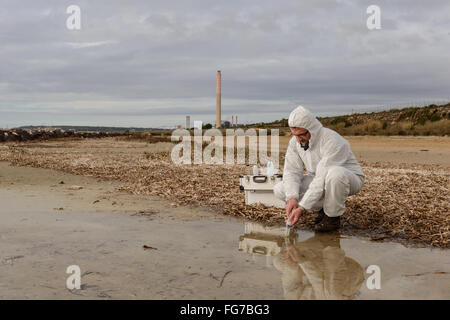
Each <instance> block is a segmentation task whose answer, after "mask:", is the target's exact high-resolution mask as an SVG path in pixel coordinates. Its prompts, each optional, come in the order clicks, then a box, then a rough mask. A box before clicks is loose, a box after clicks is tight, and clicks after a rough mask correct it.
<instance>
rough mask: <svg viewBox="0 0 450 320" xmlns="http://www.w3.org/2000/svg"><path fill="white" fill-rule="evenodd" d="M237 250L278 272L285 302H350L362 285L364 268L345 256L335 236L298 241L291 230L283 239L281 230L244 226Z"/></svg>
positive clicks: (318, 235)
mask: <svg viewBox="0 0 450 320" xmlns="http://www.w3.org/2000/svg"><path fill="white" fill-rule="evenodd" d="M239 250H240V251H243V252H245V253H247V254H251V255H263V256H265V257H266V264H267V266H273V267H274V268H275V269H276V270H278V272H280V275H281V283H282V286H283V292H284V297H285V298H286V299H300V300H307V299H353V298H354V297H355V296H356V295H357V292H358V290H359V289H360V287H361V285H362V283H363V282H364V271H363V268H362V267H361V265H360V264H359V263H358V262H356V261H355V260H353V259H352V258H350V257H346V256H345V252H344V250H342V249H341V246H340V236H339V234H337V233H333V234H320V233H316V234H314V236H312V237H310V238H308V239H306V240H300V239H299V237H298V234H297V233H296V232H295V231H294V230H293V231H292V232H291V234H290V236H289V237H285V230H284V228H267V227H263V226H261V225H259V224H256V223H252V222H246V223H245V234H244V235H241V236H240V237H239Z"/></svg>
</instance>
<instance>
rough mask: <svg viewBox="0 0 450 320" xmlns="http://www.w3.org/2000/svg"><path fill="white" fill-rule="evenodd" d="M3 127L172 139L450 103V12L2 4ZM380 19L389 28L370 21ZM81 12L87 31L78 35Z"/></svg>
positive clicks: (0, 0) (353, 5)
mask: <svg viewBox="0 0 450 320" xmlns="http://www.w3.org/2000/svg"><path fill="white" fill-rule="evenodd" d="M0 4H1V5H0V63H1V69H0V113H1V117H0V127H13V126H20V125H30V124H33V125H41V124H46V125H57V124H66V125H110V126H138V127H162V126H168V127H170V126H175V125H177V124H183V123H184V118H185V116H186V115H190V116H191V119H192V120H203V121H204V122H214V119H215V102H216V100H215V98H216V97H215V88H216V86H215V85H216V84H215V81H216V71H217V70H221V71H222V115H223V117H222V118H223V119H224V120H227V119H230V120H231V115H238V116H239V122H240V123H247V122H256V121H269V120H275V119H280V118H283V117H284V118H286V117H288V115H289V112H290V111H291V110H292V109H293V108H294V107H295V106H296V105H298V104H302V105H304V106H305V107H307V108H309V109H311V110H312V111H313V112H314V113H315V114H317V115H332V114H344V113H347V112H352V110H354V111H366V110H371V111H372V110H376V109H377V108H381V107H386V106H396V107H399V106H400V107H401V106H406V105H408V104H411V103H422V102H426V103H428V102H433V101H436V102H439V101H441V102H444V101H445V100H448V99H449V97H450V1H449V0H430V1H424V0H397V1H395V0H390V1H381V0H370V1H365V0H354V1H351V0H309V1H306V0H301V1H300V0H295V1H294V0H290V1H284V0H276V1H275V0H271V1H267V0H240V1H235V0H227V1H213V0H197V1H193V0H190V1H186V0H176V1H175V0H164V1H159V0H158V1H156V0H128V1H119V0H89V1H81V0H71V1H65V0H28V1H25V0H0ZM371 4H375V5H378V6H379V7H380V8H381V30H368V28H367V26H366V20H367V18H368V17H369V14H367V13H366V9H367V7H368V6H369V5H371ZM69 5H78V6H79V7H80V8H81V30H69V29H67V27H66V20H67V18H68V17H69V14H67V13H66V9H67V7H68V6H69Z"/></svg>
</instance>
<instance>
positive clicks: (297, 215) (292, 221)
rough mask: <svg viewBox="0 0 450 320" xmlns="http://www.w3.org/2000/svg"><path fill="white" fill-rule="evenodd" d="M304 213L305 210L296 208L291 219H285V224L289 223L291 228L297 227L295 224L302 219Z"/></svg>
mask: <svg viewBox="0 0 450 320" xmlns="http://www.w3.org/2000/svg"><path fill="white" fill-rule="evenodd" d="M302 213H303V209H302V208H296V209H294V210H292V213H291V215H290V216H289V217H286V218H285V219H284V221H285V222H287V223H289V225H290V226H291V227H293V226H295V224H296V223H297V222H298V220H299V219H300V216H301V215H302Z"/></svg>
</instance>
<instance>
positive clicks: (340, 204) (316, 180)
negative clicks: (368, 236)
mask: <svg viewBox="0 0 450 320" xmlns="http://www.w3.org/2000/svg"><path fill="white" fill-rule="evenodd" d="M289 127H290V130H291V133H292V136H293V137H292V139H291V140H290V141H289V146H288V149H287V151H286V158H285V163H284V172H283V181H282V182H280V183H278V184H277V185H276V186H275V188H274V194H275V196H276V197H277V198H279V199H281V200H283V201H285V202H286V218H285V220H286V222H287V223H289V224H290V226H294V225H295V224H296V223H297V222H298V220H299V218H300V216H301V215H302V214H305V212H306V210H313V211H319V213H318V215H317V216H316V217H315V219H314V223H315V231H319V232H327V231H333V230H337V229H338V228H339V225H340V216H341V215H342V214H343V213H344V212H345V199H346V198H347V197H348V196H350V195H354V194H356V193H358V192H359V191H360V190H361V188H362V186H363V184H364V173H363V171H362V169H361V166H360V165H359V163H358V161H357V160H356V158H355V155H354V154H353V152H352V151H351V150H350V144H349V143H348V141H347V140H345V139H344V138H343V137H341V136H340V135H339V134H338V133H337V132H335V131H333V130H330V129H327V128H324V127H323V126H322V124H321V123H320V122H319V121H318V120H317V119H316V117H314V116H313V115H312V114H311V112H309V111H308V110H307V109H305V108H304V107H302V106H299V107H297V108H296V109H295V110H294V111H292V112H291V114H290V115H289ZM304 169H306V173H305V172H304Z"/></svg>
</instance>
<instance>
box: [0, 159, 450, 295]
mask: <svg viewBox="0 0 450 320" xmlns="http://www.w3.org/2000/svg"><path fill="white" fill-rule="evenodd" d="M24 170H25V171H24ZM0 172H1V173H0V175H1V177H0V181H1V184H0V187H1V189H0V203H2V208H1V209H0V219H1V221H2V223H1V225H0V239H1V242H0V299H310V298H312V299H314V298H316V299H317V298H318V299H329V298H332V299H403V298H404V299H413V298H420V299H449V298H450V289H449V288H448V285H447V284H448V283H449V280H450V275H449V271H450V254H449V252H448V250H440V249H428V248H406V247H404V246H402V245H400V244H395V243H378V242H371V241H369V240H368V239H364V238H354V237H343V238H339V237H337V236H335V235H332V236H328V235H325V236H321V235H314V234H313V233H310V232H300V233H298V234H297V236H294V237H291V239H290V240H288V241H287V240H286V239H285V238H284V237H283V231H284V230H283V228H272V229H267V228H264V227H262V226H261V225H259V224H256V223H251V222H245V221H243V220H240V219H236V218H231V217H226V216H221V215H216V214H215V213H212V212H207V211H204V209H200V208H187V207H181V206H179V207H176V208H175V207H172V206H171V205H170V203H169V202H167V201H165V200H160V199H157V198H151V197H148V196H146V197H142V198H140V196H135V195H128V194H121V193H120V192H117V191H114V183H113V182H109V181H100V180H97V179H94V178H92V177H79V176H73V175H68V174H64V173H60V172H56V171H53V170H48V169H35V168H13V167H8V166H7V165H6V164H5V163H2V164H1V171H0ZM60 181H64V184H61V185H60V184H59V182H60ZM11 182H12V183H13V184H11ZM44 182H45V183H44ZM74 185H78V186H84V187H83V189H81V190H68V188H70V187H71V186H74ZM102 197H105V199H102ZM108 197H109V198H108ZM97 199H101V200H100V202H97V203H95V204H94V203H93V202H94V201H95V200H97ZM114 201H116V202H117V203H118V204H112V203H113V202H114ZM54 208H57V209H54ZM59 208H64V209H63V210H59ZM145 210H149V211H147V212H144V213H142V212H141V213H139V211H145ZM152 210H153V211H154V212H155V213H151V212H150V211H152ZM156 211H158V212H156ZM143 246H148V247H151V248H148V249H144V248H143ZM287 250H291V251H292V250H296V252H297V253H298V254H299V257H300V260H299V261H293V260H292V257H291V258H287V256H286V253H285V251H287ZM288 257H289V256H288ZM69 265H78V266H79V267H80V269H81V273H82V275H83V276H82V279H81V284H82V290H76V291H69V290H68V289H67V288H66V279H67V277H68V276H69V275H68V274H66V269H67V267H68V266H69ZM369 265H378V266H379V267H380V270H381V289H379V290H377V289H374V290H369V289H368V288H367V285H366V280H367V278H368V277H369V276H370V274H368V273H366V270H367V267H368V266H369Z"/></svg>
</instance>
